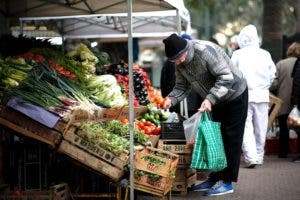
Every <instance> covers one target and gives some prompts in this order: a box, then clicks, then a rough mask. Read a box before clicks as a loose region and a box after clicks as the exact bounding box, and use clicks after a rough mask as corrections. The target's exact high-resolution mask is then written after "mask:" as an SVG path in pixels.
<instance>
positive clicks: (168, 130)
mask: <svg viewBox="0 0 300 200" xmlns="http://www.w3.org/2000/svg"><path fill="white" fill-rule="evenodd" d="M160 138H161V139H185V135H184V129H183V124H182V122H180V123H162V124H161V134H160Z"/></svg>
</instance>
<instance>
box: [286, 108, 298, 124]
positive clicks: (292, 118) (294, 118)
mask: <svg viewBox="0 0 300 200" xmlns="http://www.w3.org/2000/svg"><path fill="white" fill-rule="evenodd" d="M287 124H288V126H289V127H290V128H291V129H296V130H299V129H300V111H299V110H298V108H297V106H294V108H293V109H292V111H291V112H290V114H289V116H288V120H287Z"/></svg>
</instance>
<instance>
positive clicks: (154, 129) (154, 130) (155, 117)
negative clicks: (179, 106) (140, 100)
mask: <svg viewBox="0 0 300 200" xmlns="http://www.w3.org/2000/svg"><path fill="white" fill-rule="evenodd" d="M169 116H170V113H169V112H168V111H164V110H162V109H158V108H157V107H155V106H151V105H148V112H146V113H144V115H143V117H141V118H140V119H139V120H138V121H137V122H136V126H137V128H138V129H139V130H140V131H142V132H144V133H145V134H146V135H159V134H160V131H161V127H160V123H161V122H164V121H166V120H168V118H169Z"/></svg>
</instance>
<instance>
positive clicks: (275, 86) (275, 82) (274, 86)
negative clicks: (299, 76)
mask: <svg viewBox="0 0 300 200" xmlns="http://www.w3.org/2000/svg"><path fill="white" fill-rule="evenodd" d="M280 67H281V62H280V61H279V62H278V63H277V64H276V72H275V77H274V79H273V82H272V84H271V87H270V91H271V92H273V93H277V90H278V84H279V75H280Z"/></svg>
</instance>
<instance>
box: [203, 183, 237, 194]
mask: <svg viewBox="0 0 300 200" xmlns="http://www.w3.org/2000/svg"><path fill="white" fill-rule="evenodd" d="M229 193H233V186H232V184H231V183H224V181H218V182H217V183H216V184H215V185H214V186H212V187H211V188H210V189H209V190H208V191H207V192H206V196H218V195H223V194H229Z"/></svg>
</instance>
